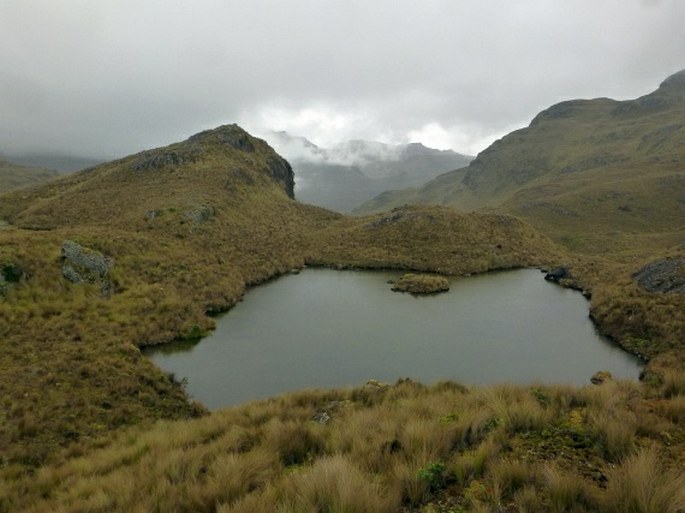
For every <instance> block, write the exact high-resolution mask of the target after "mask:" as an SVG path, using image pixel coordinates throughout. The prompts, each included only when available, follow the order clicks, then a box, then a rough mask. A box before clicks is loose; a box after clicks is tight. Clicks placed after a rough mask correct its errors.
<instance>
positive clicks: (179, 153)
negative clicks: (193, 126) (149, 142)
mask: <svg viewBox="0 0 685 513" xmlns="http://www.w3.org/2000/svg"><path fill="white" fill-rule="evenodd" d="M202 154H203V150H202V148H201V147H199V146H185V147H182V148H176V149H168V148H165V149H161V150H149V151H144V152H142V153H140V154H138V156H137V158H136V160H134V161H133V163H131V169H133V170H134V171H138V172H144V171H153V170H159V169H163V168H167V167H175V166H181V165H184V164H192V163H193V162H197V161H199V160H200V159H201V158H202Z"/></svg>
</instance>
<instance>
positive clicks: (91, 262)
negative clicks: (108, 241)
mask: <svg viewBox="0 0 685 513" xmlns="http://www.w3.org/2000/svg"><path fill="white" fill-rule="evenodd" d="M61 253H62V261H63V265H62V276H64V278H66V279H67V280H69V281H70V282H72V283H76V284H83V283H97V284H99V285H100V289H101V291H102V294H103V295H109V294H110V293H111V291H112V283H111V281H110V280H109V279H108V278H107V275H108V273H109V270H110V268H111V267H112V266H113V265H114V261H113V260H112V259H111V258H108V257H106V256H104V255H103V254H102V253H100V252H99V251H95V250H93V249H90V248H85V247H83V246H81V245H80V244H78V243H76V242H74V241H71V240H65V241H64V242H63V243H62V252H61Z"/></svg>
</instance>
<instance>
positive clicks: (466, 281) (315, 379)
mask: <svg viewBox="0 0 685 513" xmlns="http://www.w3.org/2000/svg"><path fill="white" fill-rule="evenodd" d="M400 275H401V273H397V272H366V271H365V272H360V271H333V270H328V269H307V270H305V271H303V272H302V273H300V274H299V275H287V276H283V277H281V278H278V279H277V280H274V281H271V282H269V283H267V284H265V285H261V286H259V287H255V288H253V289H251V290H250V291H249V292H248V293H247V294H246V295H245V299H244V301H242V302H240V303H238V304H237V305H236V306H235V307H234V308H233V309H232V310H230V311H229V312H228V313H226V314H224V315H223V316H222V317H221V318H220V319H219V320H218V322H217V329H216V331H214V332H212V334H211V335H209V336H208V337H206V338H204V339H202V340H201V341H200V342H199V343H195V344H187V343H186V344H170V345H166V346H162V347H157V348H154V350H151V351H150V350H148V351H146V354H148V356H149V357H150V358H151V359H152V360H153V361H154V362H155V363H156V364H157V365H158V366H159V367H161V368H162V369H165V370H166V371H168V372H173V373H174V374H175V375H176V377H177V378H178V379H181V378H187V380H188V384H187V390H188V392H189V394H190V395H191V397H193V398H195V399H197V400H199V401H201V402H202V403H204V404H205V405H206V406H207V407H209V408H212V409H214V408H219V407H223V406H232V405H236V404H239V403H243V402H247V401H251V400H255V399H262V398H266V397H270V396H274V395H278V394H280V393H283V392H290V391H295V390H301V389H309V388H338V387H348V386H355V385H361V384H364V383H365V382H366V381H367V380H369V379H372V378H373V379H377V380H379V381H385V382H390V383H393V382H395V381H396V380H397V379H399V378H403V377H409V378H411V379H414V380H417V381H421V382H424V383H433V382H435V381H438V380H446V379H449V380H455V381H459V382H461V383H464V384H485V383H502V382H513V383H532V382H534V381H540V382H545V383H570V384H576V385H582V384H587V383H589V380H590V377H591V376H592V374H594V373H595V372H596V371H598V370H608V371H609V372H611V373H612V374H613V375H614V377H616V378H621V379H637V377H638V375H639V372H640V370H641V366H640V362H639V360H638V359H637V358H635V357H634V356H632V355H630V354H628V353H626V352H625V351H623V350H621V349H619V348H618V347H616V346H615V345H613V344H612V343H610V342H609V341H607V340H605V339H604V338H602V337H600V336H599V335H598V334H597V332H596V331H595V329H594V326H593V325H592V323H591V322H590V320H589V318H588V302H587V301H586V300H585V298H584V297H583V296H582V295H581V294H580V293H578V292H576V291H573V290H569V289H564V288H562V287H560V286H558V285H555V284H552V283H549V282H547V281H545V280H544V279H543V275H542V274H541V273H540V272H539V271H537V270H534V269H522V270H516V271H506V272H497V273H488V274H482V275H477V276H472V277H468V278H455V279H453V280H452V281H451V290H450V291H449V292H447V293H444V294H439V295H434V296H423V297H415V296H412V295H409V294H402V293H397V292H392V291H391V290H390V287H391V285H389V284H388V283H387V281H388V280H394V279H397V278H399V276H400Z"/></svg>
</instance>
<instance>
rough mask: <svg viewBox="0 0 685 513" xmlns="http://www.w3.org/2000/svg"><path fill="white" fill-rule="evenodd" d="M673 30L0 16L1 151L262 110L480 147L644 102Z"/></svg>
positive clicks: (335, 13)
mask: <svg viewBox="0 0 685 513" xmlns="http://www.w3.org/2000/svg"><path fill="white" fill-rule="evenodd" d="M683 19H685V2H681V1H679V0H661V1H647V0H607V1H605V2H601V3H600V2H591V1H589V0H571V1H564V2H549V1H547V0H525V1H522V2H507V1H505V0H489V1H485V2H481V1H475V0H474V1H449V2H448V1H439V0H432V1H426V2H413V1H408V0H380V1H375V2H368V1H357V0H349V1H340V2H320V1H314V0H309V1H305V0H301V1H292V2H282V1H278V0H255V1H252V2H238V1H223V2H222V1H210V0H206V1H196V2H190V1H187V2H167V1H161V0H155V1H152V0H149V1H142V2H141V1H132V0H123V1H114V0H101V1H100V2H90V1H86V0H61V1H50V0H43V1H41V0H0V65H1V66H0V69H1V70H2V71H1V74H0V115H1V116H2V125H1V126H0V152H6V153H7V152H12V151H41V150H57V149H59V150H62V151H63V152H67V153H75V154H80V155H93V156H101V155H106V156H114V155H123V154H126V153H129V152H132V151H138V150H140V149H143V148H145V147H149V146H155V145H159V144H165V143H169V142H171V141H174V140H178V139H180V138H184V137H187V136H188V135H190V134H191V133H193V132H195V131H198V130H200V129H203V128H209V127H211V126H215V125H217V124H220V123H225V122H233V121H238V122H240V123H243V124H245V125H255V126H256V125H258V124H259V123H261V122H262V121H265V122H269V119H259V116H260V113H263V112H265V109H267V107H269V106H275V107H279V108H281V109H283V112H290V113H293V116H295V115H296V114H297V113H298V112H301V111H303V110H305V109H316V108H325V109H327V111H329V112H338V113H340V114H341V115H342V116H351V118H350V119H351V120H350V121H349V122H348V124H347V125H346V127H345V128H344V129H342V128H340V132H339V133H340V137H339V140H342V139H344V138H348V136H350V135H351V136H352V137H363V138H369V139H373V138H377V139H383V140H387V142H407V141H406V140H405V139H406V138H407V137H409V135H408V134H410V133H416V132H417V131H419V132H420V131H421V129H422V127H425V126H426V125H430V124H436V125H439V126H440V127H443V128H444V130H445V131H449V132H453V133H454V134H455V137H454V141H455V144H457V143H458V142H460V141H463V144H471V145H478V144H481V145H482V144H484V141H487V140H489V139H490V140H491V139H493V138H495V137H497V136H499V135H501V134H502V133H503V132H504V131H506V130H508V129H510V128H512V127H515V126H522V125H525V124H527V123H528V122H529V121H530V119H531V118H532V117H533V116H534V115H535V114H536V113H537V112H538V111H539V110H541V109H543V108H545V107H547V106H549V105H550V104H552V103H555V102H557V101H561V100H563V99H567V98H576V97H596V96H612V97H618V98H627V97H634V96H638V95H641V94H645V93H647V92H649V91H650V90H652V89H654V88H655V87H656V86H657V85H658V84H659V82H660V81H661V80H662V79H663V78H665V77H666V76H667V75H669V74H670V73H673V72H675V71H677V70H678V69H681V68H683V67H685V60H683V56H685V36H684V35H683V31H682V30H681V27H680V24H681V23H682V20H683ZM352 118H353V119H352ZM283 123H284V124H285V125H287V120H285V121H283ZM307 126H308V127H309V128H308V129H309V130H310V132H298V133H301V134H302V135H305V136H307V137H309V138H311V139H312V140H313V141H314V142H318V140H317V137H324V135H325V136H326V137H328V138H331V137H335V133H336V132H335V126H333V125H331V126H329V125H326V124H325V123H324V124H320V125H316V123H314V122H312V123H310V124H309V125H307ZM355 127H356V128H358V130H359V132H360V133H358V134H356V135H355V132H354V129H355ZM263 128H272V129H281V128H291V127H290V126H268V127H263ZM423 133H425V131H424V132H423ZM467 141H471V142H467ZM424 142H425V143H426V144H428V145H430V143H431V142H430V141H424ZM454 149H455V150H457V151H463V152H467V153H468V152H472V151H474V149H482V148H460V147H455V148H454Z"/></svg>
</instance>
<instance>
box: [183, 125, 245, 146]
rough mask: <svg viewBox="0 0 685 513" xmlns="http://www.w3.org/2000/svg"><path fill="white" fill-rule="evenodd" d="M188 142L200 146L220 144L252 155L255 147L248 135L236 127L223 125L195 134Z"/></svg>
mask: <svg viewBox="0 0 685 513" xmlns="http://www.w3.org/2000/svg"><path fill="white" fill-rule="evenodd" d="M188 142H194V143H202V144H216V143H218V144H222V145H226V146H230V147H231V148H235V149H236V150H240V151H244V152H247V153H254V151H255V146H254V143H253V142H252V138H251V137H250V134H248V133H247V132H246V131H245V130H243V129H242V128H240V127H239V126H238V125H223V126H220V127H218V128H214V129H212V130H205V131H204V132H200V133H197V134H195V135H193V136H192V137H190V138H189V139H188Z"/></svg>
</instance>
